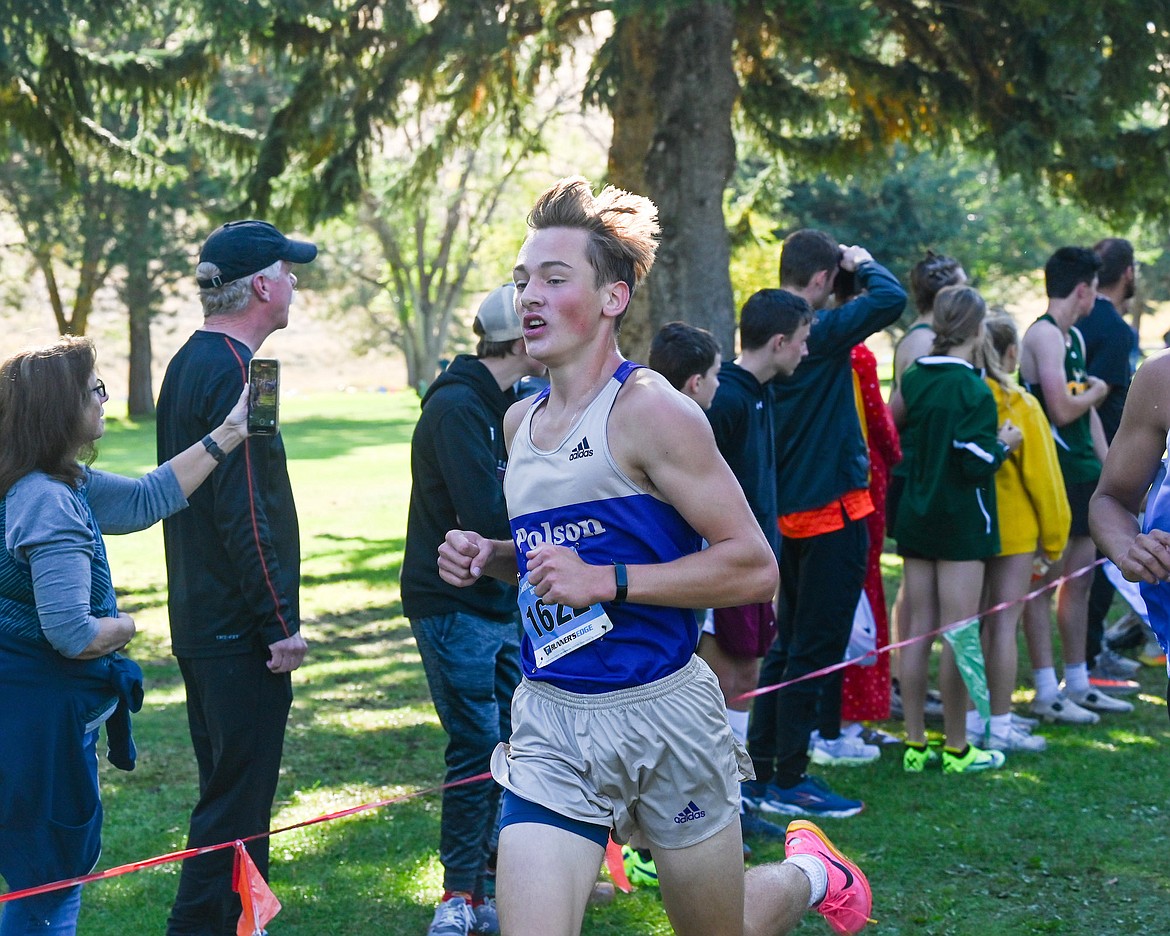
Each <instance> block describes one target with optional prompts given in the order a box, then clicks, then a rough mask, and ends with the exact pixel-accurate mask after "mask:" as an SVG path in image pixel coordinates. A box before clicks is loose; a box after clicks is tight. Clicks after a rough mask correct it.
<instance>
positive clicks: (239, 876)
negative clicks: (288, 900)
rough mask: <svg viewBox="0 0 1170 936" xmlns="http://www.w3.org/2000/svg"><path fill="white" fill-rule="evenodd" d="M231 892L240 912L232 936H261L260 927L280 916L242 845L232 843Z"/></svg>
mask: <svg viewBox="0 0 1170 936" xmlns="http://www.w3.org/2000/svg"><path fill="white" fill-rule="evenodd" d="M232 890H234V891H236V892H237V893H238V894H239V895H240V904H241V905H242V906H243V912H242V913H241V914H240V922H239V923H237V924H236V936H263V934H264V927H265V926H266V925H267V924H268V921H269V920H271V919H272V918H273V917H274V916H276V915H277V914H278V913H280V901H279V900H277V899H276V894H274V893H272V890H271V888H269V886H268V882H267V881H265V880H264V875H262V874H261V873H260V870H259V869H258V868H257V867H256V863H255V862H254V861H253V860H252V856H251V855H249V854H248V849H246V848H245V847H244V843H243V842H236V860H235V865H234V867H233V869H232Z"/></svg>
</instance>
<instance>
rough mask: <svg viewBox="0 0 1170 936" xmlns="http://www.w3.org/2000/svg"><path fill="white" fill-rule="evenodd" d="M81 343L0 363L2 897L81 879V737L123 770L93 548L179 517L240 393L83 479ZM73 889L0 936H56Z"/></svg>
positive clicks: (213, 460) (94, 781)
mask: <svg viewBox="0 0 1170 936" xmlns="http://www.w3.org/2000/svg"><path fill="white" fill-rule="evenodd" d="M95 360H96V354H95V352H94V347H93V344H92V342H90V341H89V340H88V339H86V338H74V337H64V338H61V339H60V340H58V341H57V342H55V343H54V344H51V345H49V346H47V347H43V348H37V349H35V350H31V351H25V352H22V353H20V354H17V355H14V356H13V357H11V358H9V359H8V360H7V361H5V362H4V363H3V364H0V536H2V537H3V548H0V711H3V713H4V715H3V717H2V718H0V756H2V757H3V764H4V767H3V769H0V875H2V876H3V877H4V879H5V881H6V882H7V883H8V886H9V888H10V889H11V890H22V889H24V888H28V887H33V886H36V885H39V884H45V883H49V882H52V881H57V880H62V879H67V878H72V877H78V876H80V875H83V874H87V873H88V872H90V871H91V870H92V869H93V867H94V866H95V865H96V863H97V859H98V855H99V854H100V851H101V823H102V807H101V801H100V798H99V795H98V770H97V767H98V765H97V735H98V730H99V728H100V727H101V726H102V725H103V724H104V725H105V726H106V737H107V742H108V746H109V753H108V757H109V760H110V761H111V763H113V764H114V765H115V766H117V767H119V768H121V769H123V770H132V769H133V767H134V758H135V751H134V743H133V739H132V738H131V736H130V719H129V713H130V712H131V711H138V709H139V708H140V707H141V705H142V671H141V670H140V669H139V668H138V666H137V664H135V663H133V662H132V661H130V660H128V659H126V658H125V657H123V656H122V655H121V654H120V653H119V651H120V650H122V649H123V648H125V646H126V644H128V643H129V642H130V639H131V638H132V637H133V636H134V621H133V619H132V618H131V617H130V616H129V615H128V614H126V613H124V612H122V611H120V610H119V609H118V603H117V599H116V596H115V594H114V587H113V583H112V581H111V578H110V568H109V563H108V562H107V558H106V550H105V545H104V543H103V540H102V534H103V532H105V533H129V532H132V531H134V530H141V529H144V528H146V527H148V526H150V525H151V524H153V523H155V522H156V521H158V520H160V519H162V518H163V517H166V516H169V515H170V514H172V513H174V512H175V511H177V510H180V509H182V508H183V507H185V506H186V505H187V500H186V498H187V495H189V494H190V493H191V492H192V491H193V490H195V488H196V487H198V486H199V484H200V483H201V482H202V481H203V480H204V478H206V477H207V476H208V475H209V474H210V473H211V471H212V470H213V469H214V468H215V466H216V465H217V464H218V462H219V460H220V459H222V458H223V456H224V454H225V453H226V452H228V451H231V450H232V449H233V448H235V447H236V446H237V445H239V444H240V443H241V442H242V441H243V440H244V438H245V436H246V435H247V428H246V426H247V395H246V393H241V395H240V400H239V402H238V403H237V404H236V406H235V408H234V409H233V410H232V412H231V414H230V415H229V416H228V417H227V419H226V420H224V422H223V424H222V425H220V426H219V427H217V428H216V429H215V430H213V431H212V432H211V433H210V435H208V436H207V437H205V438H204V439H203V441H202V442H201V443H197V444H195V445H193V446H191V448H189V449H187V450H186V451H184V452H181V453H180V454H179V455H177V456H175V457H174V458H172V459H171V460H170V461H169V462H166V463H165V464H163V465H162V466H160V467H159V468H157V469H155V470H154V471H152V472H150V474H148V475H146V477H144V478H142V479H139V480H133V479H130V478H125V477H122V476H121V475H116V474H110V473H108V472H103V471H98V470H95V469H93V468H91V467H89V465H90V463H92V461H93V459H94V456H95V448H94V443H95V442H96V441H97V440H98V439H100V438H101V436H102V433H103V431H104V404H105V402H106V400H107V399H108V397H107V395H106V388H105V384H104V383H102V381H100V380H99V379H98V378H97V374H96V372H95V370H94V364H95ZM80 907H81V887H80V886H75V887H71V888H66V889H63V890H57V891H51V892H49V893H46V894H41V895H36V896H33V897H26V898H24V899H22V900H17V901H13V902H11V903H7V904H5V905H4V912H3V916H0V936H25V934H31V933H37V934H42V936H44V934H51V936H67V934H72V933H74V932H75V931H76V928H77V916H78V911H79V910H80Z"/></svg>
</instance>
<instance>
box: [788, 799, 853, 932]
mask: <svg viewBox="0 0 1170 936" xmlns="http://www.w3.org/2000/svg"><path fill="white" fill-rule="evenodd" d="M784 853H785V854H786V855H789V856H792V855H812V856H813V857H814V858H819V859H820V860H821V861H822V862H824V865H825V870H826V871H828V874H829V884H828V888H827V889H826V890H825V897H824V899H823V900H822V901H821V902H820V903H819V904H817V907H816V910H817V913H819V914H820V915H821V916H823V917H824V918H825V919H826V920H827V921H828V923H829V926H831V927H832V928H833V929H834V930H835V931H836V932H838V933H860V932H861V931H862V930H863V929H865V924H866V923H872V922H874V921H873V920H871V919H870V917H869V914H870V911H871V910H872V909H873V894H871V893H870V890H869V881H868V880H867V879H866V877H865V874H864V873H863V872H862V870H861V869H860V868H859V867H857V865H855V864H854V863H853V862H852V861H850V860H849V859H848V858H846V857H845V856H844V855H842V854H841V853H840V852H839V851H837V848H836V846H834V845H833V843H832V842H830V841H829V839H828V836H826V835H825V833H824V832H822V831H821V830H820V829H819V828H817V826H816V825H814V824H813V823H811V822H809V821H808V820H807V819H797V820H795V821H794V822H791V823H789V825H788V836H787V838H785V840H784Z"/></svg>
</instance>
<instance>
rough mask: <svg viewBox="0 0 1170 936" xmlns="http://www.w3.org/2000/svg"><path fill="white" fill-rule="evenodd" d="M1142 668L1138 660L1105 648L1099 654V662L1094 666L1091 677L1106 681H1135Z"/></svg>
mask: <svg viewBox="0 0 1170 936" xmlns="http://www.w3.org/2000/svg"><path fill="white" fill-rule="evenodd" d="M1141 668H1142V665H1141V663H1139V662H1138V661H1137V660H1131V659H1130V658H1129V657H1127V656H1122V655H1121V654H1120V653H1118V652H1117V651H1116V650H1110V649H1109V648H1108V647H1103V648H1102V649H1101V652H1100V653H1098V654H1097V662H1096V663H1095V664H1094V665H1093V669H1092V671H1091V674H1090V675H1093V676H1100V677H1102V678H1104V679H1133V677H1134V674H1135V673H1137V671H1138V670H1140V669H1141Z"/></svg>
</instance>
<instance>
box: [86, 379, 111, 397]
mask: <svg viewBox="0 0 1170 936" xmlns="http://www.w3.org/2000/svg"><path fill="white" fill-rule="evenodd" d="M89 392H90V393H96V394H97V396H98V399H99V400H102V401H105V400H108V399H109V398H110V395H109V394H108V393H106V385H105V382H104V381H101V380H99V381H98V382H97V386H96V387H90V388H89Z"/></svg>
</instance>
